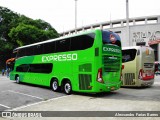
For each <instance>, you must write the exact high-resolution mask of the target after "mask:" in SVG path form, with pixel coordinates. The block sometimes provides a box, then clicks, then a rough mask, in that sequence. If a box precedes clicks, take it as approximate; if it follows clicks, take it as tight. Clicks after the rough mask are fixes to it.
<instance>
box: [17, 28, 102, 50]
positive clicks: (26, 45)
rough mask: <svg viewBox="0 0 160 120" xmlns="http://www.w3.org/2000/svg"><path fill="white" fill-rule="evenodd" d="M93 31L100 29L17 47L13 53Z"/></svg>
mask: <svg viewBox="0 0 160 120" xmlns="http://www.w3.org/2000/svg"><path fill="white" fill-rule="evenodd" d="M95 31H100V29H96V30H90V31H86V32H82V33H79V34H74V35H69V36H64V37H59V38H55V39H50V40H46V41H42V42H37V43H33V44H29V45H25V46H22V47H18V48H16V49H14V51H15V50H18V49H21V48H26V47H30V46H34V45H40V44H44V43H49V42H52V41H58V40H61V39H65V38H70V37H74V36H79V35H83V34H88V33H92V32H95Z"/></svg>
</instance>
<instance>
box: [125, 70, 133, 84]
mask: <svg viewBox="0 0 160 120" xmlns="http://www.w3.org/2000/svg"><path fill="white" fill-rule="evenodd" d="M134 79H135V74H134V73H125V74H124V85H135V82H134Z"/></svg>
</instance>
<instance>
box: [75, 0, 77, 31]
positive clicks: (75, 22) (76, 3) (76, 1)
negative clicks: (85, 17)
mask: <svg viewBox="0 0 160 120" xmlns="http://www.w3.org/2000/svg"><path fill="white" fill-rule="evenodd" d="M75 30H77V0H75Z"/></svg>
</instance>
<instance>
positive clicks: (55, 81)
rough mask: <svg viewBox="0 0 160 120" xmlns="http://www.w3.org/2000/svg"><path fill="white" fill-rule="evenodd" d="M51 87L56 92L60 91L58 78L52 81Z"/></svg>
mask: <svg viewBox="0 0 160 120" xmlns="http://www.w3.org/2000/svg"><path fill="white" fill-rule="evenodd" d="M51 88H52V90H53V91H55V92H57V91H59V86H58V80H56V79H55V80H53V81H52V83H51Z"/></svg>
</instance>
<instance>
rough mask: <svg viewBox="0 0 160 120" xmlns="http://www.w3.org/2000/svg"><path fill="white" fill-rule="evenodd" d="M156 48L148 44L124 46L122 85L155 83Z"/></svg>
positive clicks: (137, 85)
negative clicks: (147, 45)
mask: <svg viewBox="0 0 160 120" xmlns="http://www.w3.org/2000/svg"><path fill="white" fill-rule="evenodd" d="M154 62H155V56H154V50H153V49H152V48H150V47H146V46H132V47H123V48H122V78H121V79H122V86H130V87H133V86H136V87H141V86H151V85H152V84H153V83H154Z"/></svg>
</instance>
